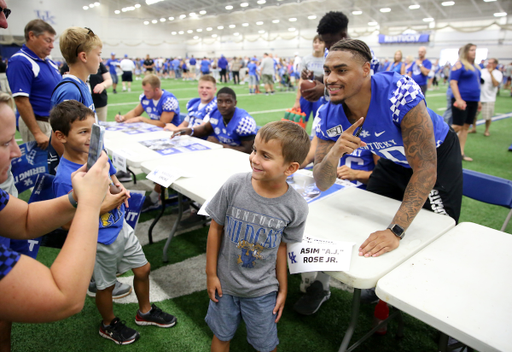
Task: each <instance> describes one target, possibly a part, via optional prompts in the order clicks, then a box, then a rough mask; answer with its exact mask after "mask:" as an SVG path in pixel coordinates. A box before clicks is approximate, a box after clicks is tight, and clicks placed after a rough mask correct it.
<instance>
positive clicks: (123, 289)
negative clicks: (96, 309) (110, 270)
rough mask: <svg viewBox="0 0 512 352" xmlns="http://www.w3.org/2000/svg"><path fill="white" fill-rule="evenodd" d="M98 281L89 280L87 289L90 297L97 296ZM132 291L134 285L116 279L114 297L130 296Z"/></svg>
mask: <svg viewBox="0 0 512 352" xmlns="http://www.w3.org/2000/svg"><path fill="white" fill-rule="evenodd" d="M96 291H97V288H96V282H95V281H94V280H91V282H89V288H88V289H87V295H88V296H89V297H96ZM130 293H132V287H131V286H130V285H127V284H123V283H121V282H119V281H117V280H116V284H115V286H114V290H113V291H112V299H119V298H123V297H126V296H128V295H129V294H130Z"/></svg>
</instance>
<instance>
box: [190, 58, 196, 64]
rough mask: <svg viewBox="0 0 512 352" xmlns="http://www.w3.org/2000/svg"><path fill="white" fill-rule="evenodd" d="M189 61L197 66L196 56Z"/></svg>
mask: <svg viewBox="0 0 512 352" xmlns="http://www.w3.org/2000/svg"><path fill="white" fill-rule="evenodd" d="M189 63H190V64H191V65H194V66H195V65H196V59H195V58H191V59H190V61H189Z"/></svg>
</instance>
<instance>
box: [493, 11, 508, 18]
mask: <svg viewBox="0 0 512 352" xmlns="http://www.w3.org/2000/svg"><path fill="white" fill-rule="evenodd" d="M506 15H507V13H506V12H496V13H495V14H494V17H505V16H506Z"/></svg>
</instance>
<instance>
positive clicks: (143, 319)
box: [135, 304, 176, 328]
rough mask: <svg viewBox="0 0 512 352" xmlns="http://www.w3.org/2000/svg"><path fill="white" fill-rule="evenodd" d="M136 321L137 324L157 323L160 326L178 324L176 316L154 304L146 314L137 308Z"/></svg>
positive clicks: (166, 326) (165, 326)
mask: <svg viewBox="0 0 512 352" xmlns="http://www.w3.org/2000/svg"><path fill="white" fill-rule="evenodd" d="M135 323H136V324H137V325H155V326H158V327H160V328H170V327H171V326H174V325H176V317H175V316H173V315H170V314H168V313H166V312H164V311H163V310H161V309H160V308H158V307H157V306H156V305H154V304H152V305H151V310H150V311H149V312H147V313H146V314H142V313H141V312H140V310H137V315H136V316H135Z"/></svg>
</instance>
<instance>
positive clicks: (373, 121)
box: [316, 72, 449, 168]
mask: <svg viewBox="0 0 512 352" xmlns="http://www.w3.org/2000/svg"><path fill="white" fill-rule="evenodd" d="M371 80H372V82H371V84H372V87H371V92H372V93H371V94H372V96H371V101H370V107H369V108H368V114H367V115H366V119H365V121H364V124H363V130H362V131H361V134H360V135H359V137H360V138H361V140H363V141H364V142H366V144H367V146H366V147H362V148H364V149H368V150H370V151H371V152H372V153H374V154H377V155H378V156H380V157H381V158H384V159H389V160H391V161H393V162H394V163H396V164H398V165H401V166H403V167H406V168H410V166H409V163H408V162H407V158H406V157H405V149H404V142H403V139H402V130H401V127H400V124H401V122H402V119H403V118H404V116H405V115H406V114H407V113H408V112H409V111H410V110H411V109H412V108H414V107H415V106H416V105H418V104H419V103H420V102H421V101H422V100H423V101H425V97H424V96H423V94H422V93H421V89H420V87H419V86H418V84H416V82H414V81H413V80H412V78H410V77H408V76H401V75H399V74H397V73H396V72H382V73H379V74H377V75H373V76H372V77H371ZM425 104H426V102H425ZM427 111H428V114H429V115H430V118H431V119H432V123H433V127H434V136H435V141H436V147H439V146H440V145H441V144H442V143H443V142H444V139H445V137H446V134H447V133H448V130H449V127H448V125H447V124H446V123H445V122H444V121H443V118H442V117H441V116H439V115H437V114H436V113H435V112H433V111H432V110H430V109H428V108H427ZM319 117H320V121H319V123H318V125H317V127H316V135H317V136H318V138H321V139H323V140H327V141H333V142H336V141H337V140H338V138H339V136H340V135H341V133H342V132H343V131H344V130H346V129H348V128H349V127H350V126H351V123H350V122H349V121H348V119H347V117H346V115H345V111H344V110H343V105H342V104H337V105H335V104H332V103H328V104H326V105H325V106H324V108H322V109H320V110H319Z"/></svg>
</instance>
